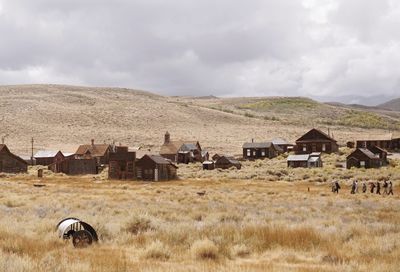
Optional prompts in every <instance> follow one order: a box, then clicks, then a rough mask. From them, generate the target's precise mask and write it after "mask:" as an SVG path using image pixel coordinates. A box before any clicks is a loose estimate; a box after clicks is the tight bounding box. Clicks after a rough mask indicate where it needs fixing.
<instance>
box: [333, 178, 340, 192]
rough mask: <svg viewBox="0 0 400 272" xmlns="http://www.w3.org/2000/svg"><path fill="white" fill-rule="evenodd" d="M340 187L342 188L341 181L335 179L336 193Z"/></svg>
mask: <svg viewBox="0 0 400 272" xmlns="http://www.w3.org/2000/svg"><path fill="white" fill-rule="evenodd" d="M339 189H340V185H339V181H335V191H334V192H336V194H339Z"/></svg>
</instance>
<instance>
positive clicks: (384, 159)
mask: <svg viewBox="0 0 400 272" xmlns="http://www.w3.org/2000/svg"><path fill="white" fill-rule="evenodd" d="M367 149H368V150H369V151H371V152H372V153H374V154H375V155H378V156H379V158H380V159H381V162H382V166H386V165H388V163H389V162H388V158H387V156H388V152H387V151H386V150H384V149H383V148H380V147H378V146H371V147H369V148H367Z"/></svg>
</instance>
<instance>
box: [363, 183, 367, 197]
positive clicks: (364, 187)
mask: <svg viewBox="0 0 400 272" xmlns="http://www.w3.org/2000/svg"><path fill="white" fill-rule="evenodd" d="M362 192H363V194H365V193H366V192H367V184H366V183H365V181H363V183H362Z"/></svg>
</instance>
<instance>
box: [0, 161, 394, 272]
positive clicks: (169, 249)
mask: <svg viewBox="0 0 400 272" xmlns="http://www.w3.org/2000/svg"><path fill="white" fill-rule="evenodd" d="M329 159H333V160H336V157H334V156H332V158H327V160H329ZM278 161H279V159H278ZM268 162H269V161H263V162H254V163H253V164H254V165H258V164H260V165H261V166H257V167H255V166H254V169H260V168H261V169H264V171H267V170H266V167H265V166H266V165H265V164H267V163H268ZM277 165H278V166H277V167H279V163H277ZM190 167H194V166H189V167H188V168H190ZM397 167H398V166H396V167H392V168H388V169H383V170H382V171H383V172H385V171H387V172H388V173H389V172H390V173H391V174H392V175H393V177H396V178H398V176H395V175H397V174H396V173H398V172H399V171H398V170H399V169H398V168H397ZM243 169H245V168H243ZM267 169H268V171H273V172H274V173H275V174H274V175H276V173H278V172H281V171H283V169H273V168H267ZM186 170H187V169H186ZM189 170H190V169H189ZM329 170H330V168H329V166H327V171H329ZM331 170H332V169H331ZM260 171H261V170H260ZM286 171H288V175H295V176H296V175H297V176H299V177H300V176H302V175H304V174H306V173H305V172H304V171H305V170H302V171H300V170H299V173H297V171H294V172H292V171H293V170H290V169H286ZM309 171H311V172H309V173H308V174H309V175H310V178H309V179H308V181H297V178H295V180H296V182H286V181H275V182H270V181H267V180H259V179H250V178H249V179H241V180H239V179H230V178H226V177H225V178H221V179H214V180H210V179H204V178H196V179H185V180H180V181H175V182H165V183H142V182H116V181H107V180H103V179H101V178H99V177H92V176H86V177H79V178H78V177H67V176H62V175H60V176H58V175H56V176H54V175H53V176H51V175H48V176H45V177H44V178H43V179H42V180H40V181H39V180H37V179H36V178H35V177H34V175H33V171H32V174H29V175H20V176H8V177H3V178H1V179H0V187H1V188H2V190H1V191H0V217H1V219H2V220H1V221H0V271H10V268H11V270H14V271H397V269H398V266H399V264H400V263H399V260H400V247H399V245H398V241H399V238H400V224H399V223H400V215H399V213H398V212H397V211H398V210H399V208H400V201H399V197H398V195H397V194H396V193H397V191H396V189H397V187H396V185H397V184H398V180H397V179H396V180H395V196H393V197H392V196H390V197H388V196H377V195H372V194H358V195H350V193H349V190H348V189H349V188H347V186H346V185H344V184H343V186H342V187H343V190H342V191H341V193H340V194H339V195H334V194H332V193H331V191H330V184H329V183H324V182H323V183H318V182H310V180H314V177H313V176H314V175H315V176H318V175H319V174H320V172H318V171H319V170H318V171H317V172H316V173H313V171H314V170H309ZM315 171H316V170H315ZM321 171H322V170H321ZM332 171H333V170H332ZM357 171H358V172H357ZM348 172H349V173H350V174H351V173H354V175H365V176H374V175H377V174H376V173H375V170H368V171H359V170H350V171H348ZM321 173H322V172H321ZM343 173H346V172H343ZM246 175H247V174H246ZM271 175H272V174H271ZM285 175H286V174H283V176H282V177H283V179H284V177H285ZM38 182H41V183H43V184H45V185H46V186H45V187H41V188H38V187H33V184H34V183H38ZM308 189H310V190H308ZM202 190H205V191H206V194H205V195H204V196H198V195H197V193H196V192H198V191H202ZM68 216H76V217H78V218H81V219H82V220H85V221H87V222H89V223H91V224H92V225H93V226H95V228H96V229H97V230H98V234H99V236H100V242H99V243H98V244H97V245H95V246H93V247H90V248H86V249H74V248H73V246H72V243H71V241H62V240H60V239H59V238H58V236H57V233H56V232H55V230H54V228H55V226H56V224H57V223H58V221H59V220H61V219H62V218H64V217H68Z"/></svg>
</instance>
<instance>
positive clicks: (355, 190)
mask: <svg viewBox="0 0 400 272" xmlns="http://www.w3.org/2000/svg"><path fill="white" fill-rule="evenodd" d="M354 187H355V188H354V193H356V194H358V180H356V181H355V182H354Z"/></svg>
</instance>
